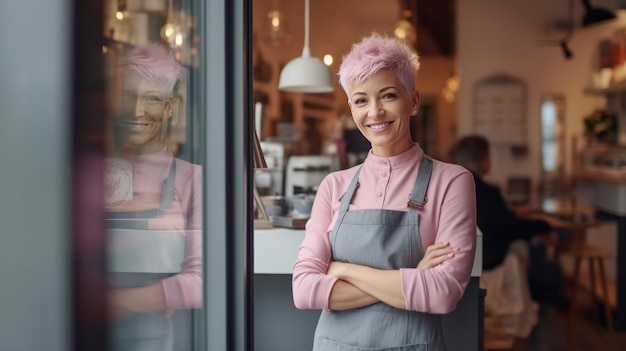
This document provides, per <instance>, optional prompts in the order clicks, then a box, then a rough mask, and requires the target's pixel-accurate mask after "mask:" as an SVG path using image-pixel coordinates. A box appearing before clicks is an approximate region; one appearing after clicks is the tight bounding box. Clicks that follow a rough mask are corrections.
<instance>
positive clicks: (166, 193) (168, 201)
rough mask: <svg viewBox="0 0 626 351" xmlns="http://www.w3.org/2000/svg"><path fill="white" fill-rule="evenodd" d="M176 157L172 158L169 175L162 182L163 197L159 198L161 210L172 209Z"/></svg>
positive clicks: (174, 192)
mask: <svg viewBox="0 0 626 351" xmlns="http://www.w3.org/2000/svg"><path fill="white" fill-rule="evenodd" d="M175 185H176V157H173V158H172V166H171V167H170V173H169V175H168V176H167V178H166V179H165V181H164V182H163V197H162V198H161V208H172V203H174V195H175V194H176V186H175Z"/></svg>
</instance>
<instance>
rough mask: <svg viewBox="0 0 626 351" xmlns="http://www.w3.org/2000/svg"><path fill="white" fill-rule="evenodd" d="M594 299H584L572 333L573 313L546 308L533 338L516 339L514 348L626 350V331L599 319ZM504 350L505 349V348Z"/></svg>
mask: <svg viewBox="0 0 626 351" xmlns="http://www.w3.org/2000/svg"><path fill="white" fill-rule="evenodd" d="M591 306H593V303H592V301H591V299H589V300H588V301H582V303H581V306H580V308H579V309H578V311H579V313H578V314H577V316H578V318H576V321H575V323H574V324H573V327H572V330H571V332H570V333H569V335H568V330H567V323H568V317H569V314H568V312H566V311H559V310H557V309H555V308H553V307H548V308H545V309H544V310H543V311H542V313H541V315H542V317H541V318H540V321H539V323H538V324H537V326H536V327H535V328H534V330H533V332H532V333H531V335H530V337H529V338H528V339H525V340H519V339H518V340H515V341H514V344H513V346H512V347H510V348H504V349H506V350H510V351H566V350H567V351H587V350H607V351H618V350H620V351H621V350H626V332H619V333H614V334H612V335H611V334H610V333H608V331H607V330H606V328H604V327H602V326H601V325H600V323H598V322H596V321H595V319H594V315H593V313H592V311H593V309H592V308H591ZM504 349H503V350H504Z"/></svg>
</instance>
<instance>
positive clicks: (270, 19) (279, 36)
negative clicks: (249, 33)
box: [263, 9, 291, 47]
mask: <svg viewBox="0 0 626 351" xmlns="http://www.w3.org/2000/svg"><path fill="white" fill-rule="evenodd" d="M263 40H264V41H265V43H267V44H268V45H270V46H274V47H280V46H284V45H287V44H288V43H289V41H290V40H291V34H290V33H289V31H288V29H287V22H286V20H285V15H284V14H283V13H282V12H280V11H279V10H277V9H274V10H272V11H270V12H269V13H268V14H267V20H266V24H265V29H264V33H263Z"/></svg>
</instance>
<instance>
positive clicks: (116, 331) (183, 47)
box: [74, 0, 252, 351]
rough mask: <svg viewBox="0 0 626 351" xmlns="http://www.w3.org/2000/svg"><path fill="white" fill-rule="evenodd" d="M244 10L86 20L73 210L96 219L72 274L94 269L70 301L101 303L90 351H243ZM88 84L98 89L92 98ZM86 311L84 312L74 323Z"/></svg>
mask: <svg viewBox="0 0 626 351" xmlns="http://www.w3.org/2000/svg"><path fill="white" fill-rule="evenodd" d="M85 6H88V7H89V5H85ZM91 6H94V5H93V4H91ZM249 6H250V5H249V3H248V2H247V1H241V0H240V1H211V2H205V1H201V0H143V1H141V0H135V1H131V0H102V3H101V7H98V8H95V7H90V8H91V11H92V12H94V13H98V12H99V11H101V18H102V19H103V21H102V23H101V24H99V23H96V24H94V23H91V22H85V21H82V22H81V23H82V24H83V25H84V26H86V27H89V29H91V30H92V31H91V32H90V33H97V34H93V35H90V36H88V38H87V37H85V38H83V39H84V43H83V44H84V45H83V46H81V45H78V44H77V48H78V50H79V51H82V52H83V54H85V55H84V56H83V57H77V60H84V61H81V64H80V67H83V68H84V69H85V70H84V71H83V72H78V77H79V80H80V81H81V82H83V83H84V84H83V83H81V84H79V87H78V91H77V94H78V95H81V96H84V97H86V100H83V101H84V102H83V103H82V105H81V108H80V111H79V115H78V116H77V118H76V124H77V125H78V126H79V128H77V129H76V130H77V134H78V135H77V139H78V140H79V143H78V144H77V148H76V154H77V155H78V156H77V157H78V158H81V159H89V160H90V161H88V162H89V163H90V166H89V167H87V165H86V164H83V163H80V164H79V166H78V175H77V178H78V179H82V180H84V182H85V183H88V184H90V189H91V191H92V193H93V194H95V196H94V197H90V198H86V197H85V193H78V194H77V199H78V200H77V203H79V204H80V206H76V208H75V209H76V211H77V213H79V214H80V215H81V216H84V217H87V216H91V217H93V218H100V219H101V220H100V221H97V222H89V223H83V222H81V225H78V226H76V227H75V233H74V238H75V241H76V242H77V243H78V246H79V247H86V246H89V247H90V250H87V251H82V252H91V253H92V254H93V255H86V254H79V255H78V257H77V260H76V262H75V263H74V264H76V265H81V264H85V263H91V264H92V265H88V267H93V269H91V270H85V271H81V272H80V274H79V277H78V279H77V284H76V295H77V296H81V297H83V299H82V301H87V299H88V298H89V296H91V298H92V299H93V297H96V301H98V302H102V308H101V309H100V308H99V309H98V312H99V313H98V314H97V315H96V316H98V317H99V318H100V320H99V322H101V323H103V325H105V326H106V327H105V332H104V334H98V335H100V337H101V339H102V340H100V341H101V342H100V343H98V345H100V346H95V347H96V348H99V349H106V350H111V351H121V350H129V351H130V350H139V349H141V350H155V351H157V350H159V351H160V350H177V351H188V350H189V351H191V350H244V349H248V343H249V341H248V340H249V339H250V337H249V335H250V334H251V332H252V331H251V328H250V327H249V322H248V321H249V320H250V318H249V310H250V306H249V301H251V297H250V296H251V292H250V291H251V286H250V281H251V277H252V260H251V259H250V257H251V250H250V248H251V247H252V246H251V242H250V238H251V230H252V229H251V225H249V224H248V223H252V220H251V219H250V220H248V216H247V213H250V211H251V210H250V208H249V207H250V205H248V204H249V203H250V204H251V201H248V199H249V198H250V187H249V185H248V183H249V179H250V172H251V170H250V169H249V167H248V166H247V162H245V161H246V160H247V159H248V158H247V155H248V154H249V152H248V150H249V149H250V146H249V144H248V140H249V138H247V135H248V134H249V132H248V129H247V127H246V126H248V125H249V123H248V122H247V119H248V118H249V117H248V116H249V115H250V114H249V112H250V108H246V106H248V104H247V103H246V101H247V100H246V99H247V96H248V93H247V91H248V87H249V84H248V83H247V82H246V67H247V62H246V57H247V56H248V55H247V54H246V53H247V51H248V49H247V45H246V40H247V36H248V35H247V26H248V25H247V22H248V20H247V13H248V12H249V10H248V8H249ZM91 18H97V17H91ZM89 82H98V83H101V84H97V85H96V86H95V88H96V91H97V93H95V94H94V93H93V91H90V88H94V87H90V86H89ZM100 88H101V90H99V89H100ZM87 140H88V141H87ZM90 146H91V148H90ZM85 150H89V151H85ZM85 155H88V156H89V157H87V158H85V157H83V156H85ZM86 233H89V234H86ZM88 237H89V238H91V239H93V240H92V241H89V240H87V238H88ZM98 262H102V265H100V266H99V265H98ZM94 263H95V265H93V264H94ZM94 281H95V282H97V284H96V285H95V286H96V287H97V288H96V291H95V292H94V289H93V287H94V285H93V282H94ZM89 283H91V284H92V285H91V286H90V287H89V286H88V284H89ZM88 308H89V306H87V305H81V306H79V308H78V310H77V311H78V315H77V323H76V325H84V322H85V320H86V319H87V318H89V317H88V316H87V311H86V310H87V309H88ZM83 313H84V314H83ZM92 316H93V315H92ZM84 332H85V333H86V334H85V335H87V334H89V332H90V331H88V330H84ZM79 334H80V333H79ZM81 335H82V334H81ZM102 335H104V336H102ZM78 338H79V340H78V341H77V348H78V349H94V348H92V347H93V346H94V343H96V341H94V340H95V339H94V338H81V337H80V336H78ZM101 345H106V347H104V348H103V347H102V346H101Z"/></svg>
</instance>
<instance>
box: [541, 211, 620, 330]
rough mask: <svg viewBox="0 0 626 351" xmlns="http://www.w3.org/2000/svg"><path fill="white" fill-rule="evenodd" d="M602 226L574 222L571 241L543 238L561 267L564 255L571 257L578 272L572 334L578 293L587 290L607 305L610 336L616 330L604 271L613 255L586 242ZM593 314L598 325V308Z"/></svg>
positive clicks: (574, 279) (574, 275) (574, 274)
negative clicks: (591, 231) (588, 233)
mask: <svg viewBox="0 0 626 351" xmlns="http://www.w3.org/2000/svg"><path fill="white" fill-rule="evenodd" d="M598 225H599V223H598V222H595V221H581V222H576V221H572V227H571V234H572V236H571V238H569V239H560V238H557V237H556V235H554V233H552V234H551V235H550V236H544V237H542V240H541V241H542V242H543V243H544V244H546V246H548V247H550V248H552V250H553V259H554V260H555V262H559V263H561V260H560V259H561V255H567V256H569V257H571V258H572V259H573V261H574V269H573V272H572V274H571V279H572V287H573V289H572V292H571V301H570V314H569V326H568V330H571V327H572V325H573V322H574V319H575V318H576V312H577V304H578V302H579V301H578V290H580V289H586V290H588V291H589V293H590V294H591V296H592V297H593V299H594V301H597V302H599V303H601V304H602V305H604V311H605V318H606V324H607V329H608V331H609V333H610V334H612V333H613V330H614V329H613V312H612V305H613V303H611V300H612V299H611V298H610V296H609V283H608V281H607V278H606V273H605V269H604V261H605V259H607V258H609V257H611V253H610V252H608V251H606V250H602V249H599V248H596V247H594V246H592V245H589V244H588V243H587V242H586V240H585V234H586V231H587V229H588V228H591V227H595V226H598ZM584 261H587V264H588V267H589V270H588V276H589V278H588V280H587V279H586V278H585V277H584V275H583V274H582V269H581V265H582V264H583V262H584ZM561 266H562V265H561ZM596 267H597V271H596ZM596 274H597V277H596ZM596 278H598V279H596ZM593 311H594V316H595V317H596V321H598V320H599V319H598V316H597V310H596V309H595V308H594V309H593Z"/></svg>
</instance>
